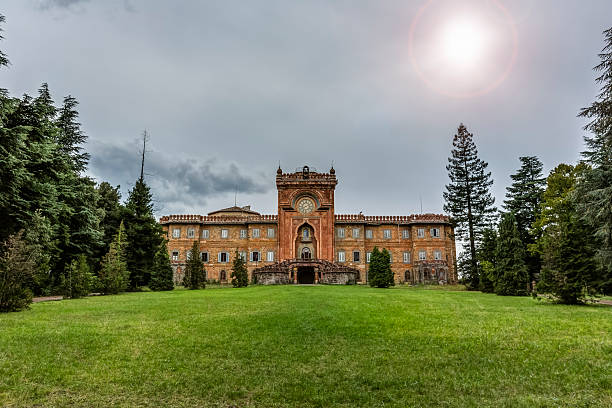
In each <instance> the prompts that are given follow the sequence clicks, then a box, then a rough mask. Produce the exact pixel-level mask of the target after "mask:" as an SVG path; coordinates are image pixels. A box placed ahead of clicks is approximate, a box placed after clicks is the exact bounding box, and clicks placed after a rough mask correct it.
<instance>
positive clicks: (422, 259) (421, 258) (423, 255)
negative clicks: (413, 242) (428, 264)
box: [419, 250, 427, 261]
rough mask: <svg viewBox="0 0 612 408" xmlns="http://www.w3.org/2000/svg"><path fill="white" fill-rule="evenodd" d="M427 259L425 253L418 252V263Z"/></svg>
mask: <svg viewBox="0 0 612 408" xmlns="http://www.w3.org/2000/svg"><path fill="white" fill-rule="evenodd" d="M426 259H427V252H425V251H423V250H421V251H419V261H424V260H426Z"/></svg>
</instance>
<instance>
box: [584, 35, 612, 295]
mask: <svg viewBox="0 0 612 408" xmlns="http://www.w3.org/2000/svg"><path fill="white" fill-rule="evenodd" d="M603 34H604V36H605V46H604V48H603V50H602V52H601V53H600V54H599V58H600V59H601V62H600V63H599V64H598V65H597V66H596V67H595V71H597V72H599V73H600V75H599V76H598V77H597V79H596V81H597V83H599V84H601V85H602V86H601V92H600V93H599V95H598V96H597V100H596V101H595V102H593V103H592V104H591V106H589V107H587V108H584V109H582V110H581V112H580V116H582V117H585V118H588V119H589V120H590V122H589V123H588V124H587V125H586V126H585V130H587V131H588V132H590V133H591V134H592V136H586V137H585V138H584V140H585V144H586V150H585V151H584V152H583V153H582V156H583V158H584V161H585V162H586V163H587V164H589V165H590V169H587V170H586V171H585V172H584V174H583V176H582V177H581V180H580V183H579V184H578V187H577V192H578V194H577V198H578V202H579V210H580V212H581V213H582V214H583V217H584V219H585V221H586V222H587V223H588V225H590V226H591V227H592V228H593V230H594V231H595V236H596V237H597V239H598V240H599V247H598V248H597V259H598V261H599V264H600V266H601V267H602V268H603V272H604V275H603V277H602V283H601V289H602V290H603V291H604V292H605V293H612V28H609V29H607V30H605V31H604V33H603Z"/></svg>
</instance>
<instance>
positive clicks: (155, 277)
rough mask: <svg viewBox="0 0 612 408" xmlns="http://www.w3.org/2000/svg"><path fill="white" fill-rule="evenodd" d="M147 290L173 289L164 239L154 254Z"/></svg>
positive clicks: (170, 266) (172, 273)
mask: <svg viewBox="0 0 612 408" xmlns="http://www.w3.org/2000/svg"><path fill="white" fill-rule="evenodd" d="M149 288H150V289H151V290H155V291H160V290H172V289H174V272H173V271H172V265H171V264H170V256H169V255H168V247H167V245H166V240H165V239H164V240H162V243H161V245H160V246H159V249H158V250H157V252H156V253H155V258H154V259H153V267H152V268H151V282H150V283H149Z"/></svg>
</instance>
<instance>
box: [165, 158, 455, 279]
mask: <svg viewBox="0 0 612 408" xmlns="http://www.w3.org/2000/svg"><path fill="white" fill-rule="evenodd" d="M337 183H338V180H337V179H336V174H335V170H334V169H333V168H332V169H331V170H330V171H329V173H318V172H316V171H313V170H310V169H309V168H308V166H304V168H303V169H301V170H298V171H296V172H295V173H283V172H282V170H281V169H280V168H279V169H278V171H277V173H276V187H277V190H278V215H265V214H260V213H258V212H256V211H253V210H251V208H250V206H246V207H236V206H234V207H230V208H226V209H223V210H218V211H213V212H211V213H208V215H207V216H202V215H170V216H164V217H162V218H161V219H160V223H161V224H162V226H163V229H164V232H165V234H166V236H167V238H168V251H169V253H170V258H171V260H172V265H173V269H174V274H175V280H176V281H177V282H180V281H181V280H182V276H183V273H184V268H185V263H186V261H187V259H188V257H190V256H192V254H190V249H191V247H192V245H193V241H199V244H200V254H199V256H200V257H201V259H202V261H203V262H204V266H205V268H206V272H207V278H208V279H215V280H218V281H220V282H226V281H228V279H229V277H230V274H231V267H232V260H233V259H234V257H235V256H236V254H238V256H241V257H243V259H245V261H246V264H247V268H248V271H249V277H250V278H251V279H252V280H253V281H255V282H258V283H263V284H275V283H276V284H278V283H336V284H350V283H367V281H368V263H369V261H370V253H371V251H372V249H373V248H374V247H375V246H376V247H378V248H379V249H382V248H386V249H387V250H388V251H389V252H390V254H391V269H392V270H393V272H394V274H395V281H396V283H411V284H416V283H456V282H457V273H456V269H455V260H456V253H455V240H454V234H453V228H452V226H451V224H450V222H449V219H448V217H446V216H444V215H438V214H418V215H401V216H388V215H385V216H367V215H363V214H361V213H360V214H335V212H334V191H335V188H336V184H337Z"/></svg>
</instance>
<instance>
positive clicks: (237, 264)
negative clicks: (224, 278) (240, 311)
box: [231, 251, 249, 288]
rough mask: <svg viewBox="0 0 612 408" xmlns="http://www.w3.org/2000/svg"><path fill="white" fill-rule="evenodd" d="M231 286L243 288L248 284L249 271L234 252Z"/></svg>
mask: <svg viewBox="0 0 612 408" xmlns="http://www.w3.org/2000/svg"><path fill="white" fill-rule="evenodd" d="M231 278H232V286H233V287H235V288H244V287H247V286H248V285H249V273H248V271H247V267H246V263H245V262H244V259H242V257H241V256H240V255H239V254H238V251H236V253H235V254H234V262H233V264H232V274H231Z"/></svg>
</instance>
